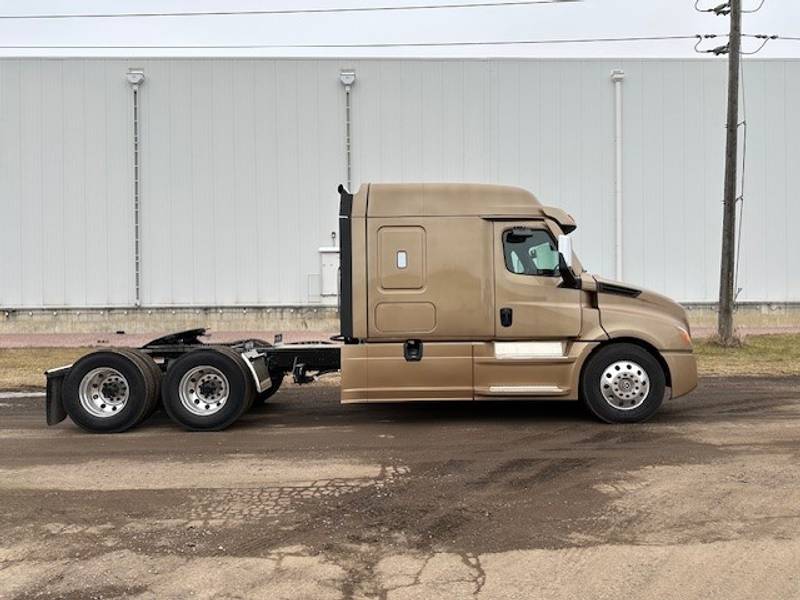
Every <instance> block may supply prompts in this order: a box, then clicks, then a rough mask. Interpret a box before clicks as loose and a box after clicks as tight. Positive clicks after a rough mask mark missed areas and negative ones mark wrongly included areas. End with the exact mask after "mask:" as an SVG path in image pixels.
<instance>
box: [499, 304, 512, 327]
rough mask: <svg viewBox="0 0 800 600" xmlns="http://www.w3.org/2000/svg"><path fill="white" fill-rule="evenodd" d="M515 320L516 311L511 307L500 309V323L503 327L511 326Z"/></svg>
mask: <svg viewBox="0 0 800 600" xmlns="http://www.w3.org/2000/svg"><path fill="white" fill-rule="evenodd" d="M513 320H514V311H512V310H511V309H510V308H501V309H500V325H502V326H503V327H511V323H512V321H513Z"/></svg>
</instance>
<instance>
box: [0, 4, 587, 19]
mask: <svg viewBox="0 0 800 600" xmlns="http://www.w3.org/2000/svg"><path fill="white" fill-rule="evenodd" d="M572 2H583V0H503V1H492V2H475V3H470V2H457V3H446V4H409V5H405V6H402V5H401V6H350V7H328V8H275V9H263V10H238V11H233V10H213V11H185V12H126V13H73V14H71V13H58V14H41V15H36V14H33V15H30V14H26V15H0V19H4V20H11V19H29V20H34V19H123V18H132V17H134V18H145V17H228V16H237V17H238V16H254V15H307V14H327V13H361V12H379V11H381V12H385V11H411V10H442V9H461V8H493V7H503V6H534V5H537V4H538V5H544V4H563V3H572Z"/></svg>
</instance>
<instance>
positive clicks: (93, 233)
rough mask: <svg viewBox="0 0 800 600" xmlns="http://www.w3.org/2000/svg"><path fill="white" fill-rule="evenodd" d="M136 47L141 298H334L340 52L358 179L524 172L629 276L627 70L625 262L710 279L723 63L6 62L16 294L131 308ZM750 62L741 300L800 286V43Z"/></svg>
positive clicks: (7, 231) (5, 301)
mask: <svg viewBox="0 0 800 600" xmlns="http://www.w3.org/2000/svg"><path fill="white" fill-rule="evenodd" d="M130 67H142V68H144V69H145V73H146V81H145V83H144V85H143V86H142V88H141V110H142V258H143V262H142V300H143V303H144V304H145V305H149V306H178V305H194V306H222V305H249V304H264V305H292V304H306V303H309V302H312V303H313V302H315V301H317V300H318V294H319V281H318V271H319V258H318V254H317V248H318V247H320V246H323V245H328V244H330V243H331V237H330V235H331V232H334V231H336V229H337V221H336V214H337V204H338V198H337V196H336V193H335V187H336V185H337V184H338V183H339V182H341V181H344V179H345V143H344V131H345V124H344V91H343V88H342V86H341V84H340V83H339V80H338V74H339V71H340V69H342V68H345V67H353V68H355V69H356V72H357V81H356V84H355V86H354V87H353V93H352V107H353V122H352V134H353V179H354V187H355V186H357V185H358V184H359V183H360V182H361V181H370V180H372V181H420V180H421V181H434V180H447V181H473V182H481V181H484V182H502V183H510V184H518V185H521V186H523V187H526V188H529V189H531V190H532V191H533V192H534V193H536V194H537V195H538V196H539V197H540V198H541V199H542V200H543V201H544V202H547V203H552V204H556V205H559V206H562V207H564V208H565V209H567V210H569V211H571V212H572V213H573V214H574V215H575V216H576V218H577V219H578V221H579V224H580V227H579V230H578V233H577V234H576V248H577V251H578V252H579V254H580V256H581V258H582V260H583V262H584V263H585V264H586V265H587V266H588V267H589V268H590V269H592V270H595V271H598V272H600V273H602V274H605V275H611V276H613V275H614V236H615V231H614V141H613V138H614V95H613V84H612V82H611V79H610V72H611V70H612V69H615V68H621V69H623V70H624V71H625V80H624V82H623V84H622V85H623V98H624V100H623V105H624V106H623V113H624V117H623V129H624V133H623V136H624V156H623V163H624V179H623V190H624V206H625V210H624V215H623V221H624V231H623V248H624V275H625V279H626V280H628V281H630V282H631V283H636V284H642V285H646V286H648V287H651V288H653V289H656V290H658V291H662V292H665V293H667V294H669V295H672V296H674V297H677V298H679V299H681V300H684V301H692V302H697V301H713V300H714V299H715V298H716V295H717V287H718V268H719V249H720V221H721V211H722V207H721V195H722V173H723V148H724V120H725V115H724V101H725V83H726V74H725V67H724V62H722V61H710V60H702V61H700V60H693V61H677V60H622V61H613V60H463V61H462V60H378V59H369V60H368V59H362V60H347V61H342V60H335V59H329V60H328V59H320V60H308V59H306V60H288V59H283V60H281V59H279V60H269V59H136V60H124V59H63V60H53V59H4V60H2V61H0V204H1V205H0V209H1V210H2V213H1V214H2V215H3V218H2V219H0V252H2V257H3V259H2V261H0V306H8V307H59V306H67V307H80V306H128V305H131V304H133V301H134V299H135V293H134V286H133V282H134V273H133V268H134V258H133V200H132V198H133V196H132V193H133V192H132V172H133V171H132V121H131V115H132V112H131V91H130V87H129V85H128V84H127V82H126V80H125V73H126V71H127V69H128V68H130ZM744 80H745V89H746V94H745V100H746V108H747V115H746V116H747V120H748V123H749V138H748V149H747V168H746V171H745V175H746V184H745V190H744V192H745V204H744V208H743V216H744V229H743V231H744V235H743V237H742V254H741V270H740V276H739V284H740V287H741V288H742V292H741V296H740V298H741V299H744V300H753V301H756V300H765V301H776V302H780V301H800V279H797V278H793V277H791V276H790V265H792V264H793V263H794V262H795V261H796V260H797V259H798V258H800V240H798V238H797V236H794V235H793V231H792V230H791V229H790V228H791V227H792V225H793V224H796V223H798V222H800V208H799V207H798V203H797V202H795V196H796V195H797V190H798V188H799V187H800V173H798V169H795V168H793V166H794V165H795V164H798V162H800V142H798V140H800V116H798V114H797V111H796V110H794V109H793V108H794V107H795V106H797V105H798V104H799V103H800V62H798V61H791V60H785V61H758V60H753V61H747V62H746V65H745V78H744ZM767 241H769V242H770V243H769V244H768V243H767Z"/></svg>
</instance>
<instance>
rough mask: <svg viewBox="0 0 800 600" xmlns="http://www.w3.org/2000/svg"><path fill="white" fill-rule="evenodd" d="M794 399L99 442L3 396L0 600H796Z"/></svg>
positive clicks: (356, 419) (153, 427)
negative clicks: (616, 418) (600, 414)
mask: <svg viewBox="0 0 800 600" xmlns="http://www.w3.org/2000/svg"><path fill="white" fill-rule="evenodd" d="M799 384H800V378H798V377H784V378H719V377H718V378H708V379H703V380H702V382H701V385H700V387H699V388H698V390H697V391H695V392H694V393H693V394H691V395H690V396H688V397H686V398H683V399H678V400H674V401H670V402H667V403H666V404H665V405H664V407H663V408H662V410H661V412H660V413H659V414H658V415H657V416H656V418H655V419H653V420H652V421H650V422H649V423H646V424H642V425H634V426H608V425H602V424H600V423H597V422H594V421H592V420H590V419H589V418H587V417H586V416H585V414H584V413H583V411H582V410H581V408H580V406H579V405H577V404H574V403H567V402H563V403H529V402H520V403H451V404H424V405H413V404H412V405H371V406H369V405H368V406H363V405H362V406H353V405H351V406H340V405H339V404H338V389H336V388H335V387H331V386H328V387H321V386H320V387H316V386H315V387H313V388H309V389H302V390H301V389H297V388H288V389H286V390H283V391H281V392H280V393H279V394H278V395H277V396H276V397H275V399H274V401H273V402H272V403H271V404H269V405H268V406H265V407H259V408H258V409H256V410H255V411H254V412H252V413H251V414H249V415H248V416H247V417H246V418H245V419H244V420H243V422H242V423H241V424H239V425H237V426H235V427H232V428H231V429H229V430H228V431H225V432H221V433H208V434H206V433H185V432H183V431H180V430H178V429H177V428H175V427H174V426H173V425H172V424H170V423H169V421H167V420H166V419H165V418H164V417H163V416H161V415H158V414H157V415H155V416H154V417H153V418H152V419H151V421H150V422H148V423H146V424H145V425H144V426H142V427H140V428H139V429H137V430H135V431H133V432H130V433H128V434H122V435H116V436H102V435H90V434H86V433H82V432H81V431H79V430H78V429H77V428H76V427H75V426H74V425H72V424H71V423H70V422H64V423H62V424H61V425H59V426H57V427H55V428H50V429H48V428H46V426H45V425H44V417H43V406H42V404H43V401H42V399H41V398H27V397H15V398H6V399H3V400H2V401H0V506H2V510H0V597H2V598H76V599H77V598H80V599H85V598H153V599H156V598H157V599H163V598H267V599H269V600H279V599H282V598H287V599H288V598H308V599H314V600H317V599H325V598H334V599H340V598H341V599H359V598H361V599H365V598H381V599H387V600H398V599H401V600H402V599H412V598H419V599H424V600H431V599H435V598H454V599H459V600H462V599H464V598H473V597H475V598H481V599H500V598H504V599H505V598H511V599H514V598H518V599H523V598H524V599H528V598H548V599H551V598H553V599H560V598H614V599H616V598H648V599H651V598H660V599H671V598H675V599H677V598H704V599H709V598H715V599H716V598H719V599H725V600H734V599H738V598H742V599H744V598H747V599H750V598H759V599H767V598H797V597H800V570H798V566H800V512H799V511H798V506H800V485H798V482H800V461H798V455H800V435H798V431H800V385H799Z"/></svg>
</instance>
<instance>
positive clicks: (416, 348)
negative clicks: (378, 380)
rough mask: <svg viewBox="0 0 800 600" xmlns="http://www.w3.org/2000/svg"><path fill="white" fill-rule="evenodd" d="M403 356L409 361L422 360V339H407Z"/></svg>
mask: <svg viewBox="0 0 800 600" xmlns="http://www.w3.org/2000/svg"><path fill="white" fill-rule="evenodd" d="M403 356H404V357H405V359H406V360H407V361H409V362H416V361H420V360H422V340H406V342H405V344H403Z"/></svg>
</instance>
